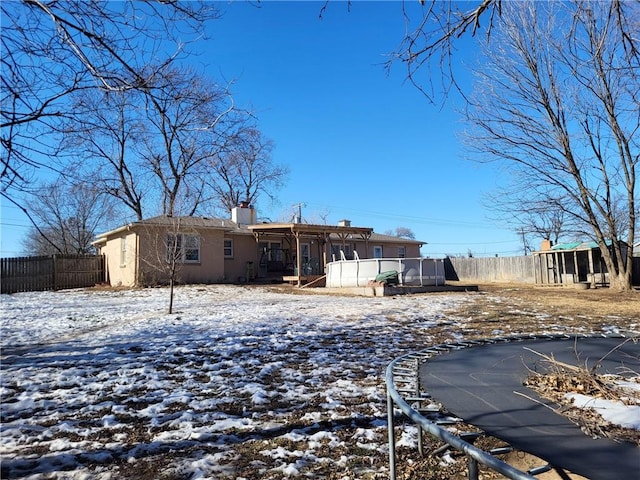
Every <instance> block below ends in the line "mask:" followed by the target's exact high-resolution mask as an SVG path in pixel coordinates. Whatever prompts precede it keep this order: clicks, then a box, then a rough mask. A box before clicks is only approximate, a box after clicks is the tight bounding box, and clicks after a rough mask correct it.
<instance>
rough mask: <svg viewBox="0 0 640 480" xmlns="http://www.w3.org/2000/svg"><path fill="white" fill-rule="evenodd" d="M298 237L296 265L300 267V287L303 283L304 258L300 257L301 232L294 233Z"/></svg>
mask: <svg viewBox="0 0 640 480" xmlns="http://www.w3.org/2000/svg"><path fill="white" fill-rule="evenodd" d="M294 235H295V237H296V267H297V269H298V287H300V286H301V285H302V281H301V280H300V279H301V275H302V258H300V233H298V232H295V233H294Z"/></svg>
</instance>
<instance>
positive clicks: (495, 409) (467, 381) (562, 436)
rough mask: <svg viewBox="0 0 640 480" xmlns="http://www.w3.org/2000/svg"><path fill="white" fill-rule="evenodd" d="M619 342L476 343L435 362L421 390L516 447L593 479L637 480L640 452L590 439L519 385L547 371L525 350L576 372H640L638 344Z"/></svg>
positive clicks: (423, 375)
mask: <svg viewBox="0 0 640 480" xmlns="http://www.w3.org/2000/svg"><path fill="white" fill-rule="evenodd" d="M623 341H624V339H622V338H580V337H578V338H577V339H570V340H569V339H566V340H565V339H562V340H524V341H512V342H504V343H495V344H485V345H478V346H473V347H469V348H464V349H461V350H453V351H450V352H448V353H444V354H441V355H437V356H434V357H432V358H431V359H429V361H428V362H426V363H424V364H422V365H421V367H420V372H419V375H420V380H421V382H422V383H421V385H422V388H424V389H425V390H426V391H427V392H428V393H429V394H431V395H432V397H433V398H434V399H435V400H437V401H438V402H440V403H441V404H442V405H443V406H444V407H445V408H446V409H447V410H448V411H449V412H451V413H453V414H455V415H457V416H458V417H460V418H462V419H463V420H464V421H465V422H467V423H469V424H472V425H475V426H477V427H478V428H480V429H482V430H483V431H484V432H486V433H488V434H490V435H493V436H495V437H497V438H500V439H502V440H504V441H506V442H508V443H509V444H510V445H512V446H513V447H514V448H517V449H519V450H522V451H526V452H529V453H531V454H533V455H535V456H537V457H540V458H542V459H544V460H545V461H547V462H549V463H550V464H551V465H553V466H555V467H560V468H563V469H566V470H569V471H572V472H574V473H577V474H579V475H582V476H584V477H587V478H590V479H592V480H600V479H602V480H608V479H611V480H620V479H627V478H628V479H632V478H633V479H635V478H640V448H638V447H636V446H635V445H633V444H630V443H617V442H615V441H613V440H610V439H605V438H600V439H594V438H592V437H590V436H587V435H586V434H584V433H583V432H582V430H581V429H580V427H578V426H577V425H575V424H574V423H572V422H571V421H569V420H568V419H567V418H566V417H564V416H562V415H560V414H557V413H555V412H554V411H553V410H551V409H550V408H548V407H547V406H545V405H550V406H552V407H554V406H555V405H554V404H552V403H551V402H549V401H546V400H543V399H542V398H540V397H539V396H538V395H537V394H536V393H535V392H534V391H533V390H531V389H529V388H527V387H525V386H523V385H522V383H523V381H524V380H525V378H526V377H527V376H528V375H529V374H530V370H533V371H540V372H544V371H547V368H546V366H548V362H545V360H544V359H543V358H541V357H540V356H538V355H536V354H534V353H533V352H530V351H528V350H526V348H529V349H532V350H534V351H536V352H540V353H543V354H546V355H553V357H554V358H555V359H556V360H559V361H561V362H564V363H569V364H572V365H580V366H584V365H587V366H589V367H591V366H592V365H593V364H594V363H595V362H598V361H599V360H600V359H602V358H603V357H606V358H604V360H602V362H601V365H602V366H601V367H600V368H599V369H598V373H614V374H622V373H623V371H622V369H621V367H627V368H628V369H630V370H631V371H634V372H639V371H640V344H637V343H634V342H632V341H627V342H626V343H624V344H623V345H622V346H621V344H622V343H623ZM616 347H618V348H616ZM527 397H529V398H527ZM538 402H540V403H538ZM543 403H544V405H543Z"/></svg>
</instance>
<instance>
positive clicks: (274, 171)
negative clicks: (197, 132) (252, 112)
mask: <svg viewBox="0 0 640 480" xmlns="http://www.w3.org/2000/svg"><path fill="white" fill-rule="evenodd" d="M273 148H274V147H273V143H272V142H271V141H270V140H269V139H267V138H265V137H264V136H263V135H262V133H261V132H260V131H259V130H258V129H257V128H255V127H254V126H250V127H246V128H243V129H242V130H240V131H239V133H238V134H237V135H236V136H235V137H234V138H232V139H231V141H230V144H229V145H228V146H227V147H226V148H225V149H224V150H223V151H222V152H221V153H220V154H219V155H217V156H216V157H215V158H214V159H213V160H212V161H211V162H210V165H211V177H210V186H211V188H212V189H213V191H214V192H215V194H216V196H217V200H218V202H219V203H220V204H221V205H222V206H223V207H224V208H225V209H227V210H231V209H232V208H233V207H235V206H237V205H238V204H239V203H240V202H241V201H247V202H249V203H250V204H255V203H256V201H257V198H258V197H259V195H260V194H265V195H267V196H268V197H270V198H272V199H273V198H274V191H277V189H279V188H280V187H281V186H282V185H283V184H284V182H285V181H286V177H287V175H288V173H289V170H288V168H287V167H286V166H283V165H278V164H276V163H274V162H273V158H272V152H273Z"/></svg>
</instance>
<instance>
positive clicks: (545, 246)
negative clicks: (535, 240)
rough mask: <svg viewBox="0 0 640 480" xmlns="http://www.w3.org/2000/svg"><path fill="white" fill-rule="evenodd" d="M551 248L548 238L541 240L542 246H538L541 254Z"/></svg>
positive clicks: (551, 244) (551, 243)
mask: <svg viewBox="0 0 640 480" xmlns="http://www.w3.org/2000/svg"><path fill="white" fill-rule="evenodd" d="M552 246H553V242H551V240H549V239H548V238H545V239H543V240H542V244H541V245H540V250H541V251H543V252H546V251H547V250H551V247H552Z"/></svg>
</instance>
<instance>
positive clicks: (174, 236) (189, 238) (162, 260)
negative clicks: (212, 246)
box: [138, 215, 201, 314]
mask: <svg viewBox="0 0 640 480" xmlns="http://www.w3.org/2000/svg"><path fill="white" fill-rule="evenodd" d="M184 220H185V219H184V218H183V217H171V216H167V215H162V216H159V217H155V218H151V219H148V220H145V221H144V222H143V223H144V224H145V225H146V228H145V230H144V235H143V238H144V240H143V241H144V242H145V246H144V250H143V251H140V252H138V255H139V256H140V257H139V259H140V263H141V266H142V272H141V275H142V278H140V279H139V280H140V281H141V283H142V284H143V285H154V284H168V286H169V302H168V309H167V310H168V313H169V314H171V313H173V303H174V298H175V286H176V284H178V283H180V282H181V281H182V280H183V278H182V274H183V268H184V266H185V264H186V263H189V262H199V261H200V247H201V244H200V242H201V237H200V235H199V234H198V232H197V230H196V229H195V228H192V227H191V226H189V225H188V223H189V222H188V221H186V222H185V221H184Z"/></svg>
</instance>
